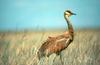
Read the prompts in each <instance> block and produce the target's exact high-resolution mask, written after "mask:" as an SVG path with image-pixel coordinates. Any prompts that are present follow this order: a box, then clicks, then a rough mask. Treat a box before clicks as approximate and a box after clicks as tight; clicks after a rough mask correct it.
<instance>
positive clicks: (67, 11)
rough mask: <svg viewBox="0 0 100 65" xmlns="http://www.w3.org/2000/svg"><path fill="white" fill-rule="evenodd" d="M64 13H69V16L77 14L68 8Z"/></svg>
mask: <svg viewBox="0 0 100 65" xmlns="http://www.w3.org/2000/svg"><path fill="white" fill-rule="evenodd" d="M64 15H67V16H68V17H69V16H71V15H76V14H75V13H73V12H71V11H70V10H66V11H65V12H64Z"/></svg>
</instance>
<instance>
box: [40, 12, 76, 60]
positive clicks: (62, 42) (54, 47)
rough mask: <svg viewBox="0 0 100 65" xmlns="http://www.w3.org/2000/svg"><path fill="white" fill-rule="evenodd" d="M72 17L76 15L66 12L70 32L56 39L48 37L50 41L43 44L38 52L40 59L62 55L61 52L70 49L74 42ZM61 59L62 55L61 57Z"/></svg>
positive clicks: (65, 16)
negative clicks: (69, 46)
mask: <svg viewBox="0 0 100 65" xmlns="http://www.w3.org/2000/svg"><path fill="white" fill-rule="evenodd" d="M71 15H75V14H74V13H72V12H71V11H70V10H66V11H65V12H64V18H65V20H66V22H67V24H68V31H65V32H64V34H62V35H58V36H55V37H48V39H47V40H46V41H45V42H44V43H43V44H42V46H41V47H40V48H39V51H38V57H39V59H40V58H41V57H43V56H47V57H49V56H50V55H51V54H53V53H56V54H57V55H60V52H61V51H62V50H64V49H65V48H67V47H68V45H69V44H70V43H71V42H72V41H73V38H74V30H73V26H72V24H71V22H70V20H69V17H70V16H71ZM60 58H61V55H60Z"/></svg>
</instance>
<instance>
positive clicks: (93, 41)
mask: <svg viewBox="0 0 100 65" xmlns="http://www.w3.org/2000/svg"><path fill="white" fill-rule="evenodd" d="M61 33H63V32H19V33H17V32H16V33H0V65H37V61H38V59H37V55H36V52H37V50H38V49H39V47H40V46H41V45H42V43H43V42H44V41H45V40H46V39H47V37H48V36H54V35H58V34H61ZM61 55H62V60H63V62H64V65H99V64H100V31H89V30H87V31H85V30H84V31H76V32H75V39H74V41H73V42H72V43H71V44H70V45H69V47H68V48H67V49H65V50H64V51H62V52H61ZM52 58H53V56H51V60H52ZM41 61H43V60H41ZM45 61H46V60H44V61H43V63H44V64H41V65H45V64H46V62H45ZM49 65H61V62H60V59H59V56H56V59H55V61H54V62H53V64H52V63H51V64H50V63H49Z"/></svg>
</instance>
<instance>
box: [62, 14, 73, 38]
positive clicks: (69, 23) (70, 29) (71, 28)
mask: <svg viewBox="0 0 100 65" xmlns="http://www.w3.org/2000/svg"><path fill="white" fill-rule="evenodd" d="M64 18H65V19H66V22H67V24H68V31H69V34H70V35H71V36H72V37H73V36H74V29H73V26H72V24H71V22H70V20H69V16H67V15H64Z"/></svg>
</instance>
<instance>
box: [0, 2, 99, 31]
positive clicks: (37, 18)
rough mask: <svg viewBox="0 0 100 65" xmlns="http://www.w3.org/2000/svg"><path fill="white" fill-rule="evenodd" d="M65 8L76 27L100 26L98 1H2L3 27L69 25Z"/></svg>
mask: <svg viewBox="0 0 100 65" xmlns="http://www.w3.org/2000/svg"><path fill="white" fill-rule="evenodd" d="M65 10H71V11H72V12H74V13H76V14H77V15H76V16H71V18H70V19H71V23H72V24H73V26H74V28H100V21H99V20H100V1H99V0H0V30H21V29H36V30H38V29H41V30H42V29H44V30H48V29H60V28H67V24H66V21H65V19H64V11H65Z"/></svg>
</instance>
